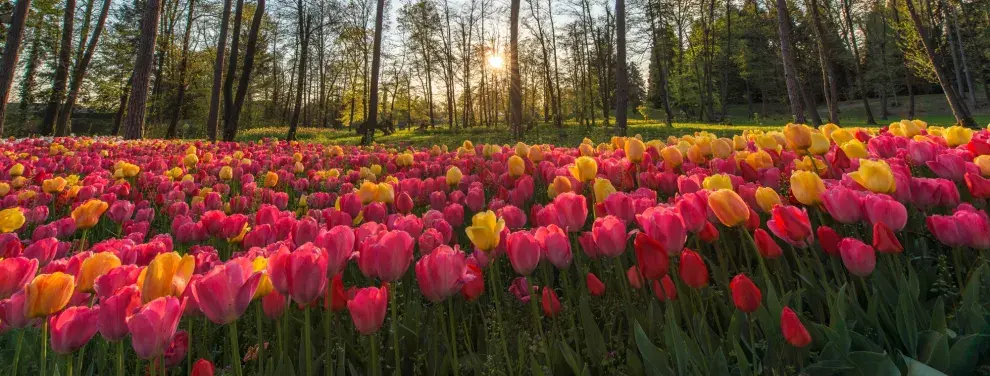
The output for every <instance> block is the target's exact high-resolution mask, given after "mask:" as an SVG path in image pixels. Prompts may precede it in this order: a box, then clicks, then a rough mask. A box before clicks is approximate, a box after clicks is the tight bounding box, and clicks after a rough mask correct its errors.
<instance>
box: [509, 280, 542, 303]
mask: <svg viewBox="0 0 990 376" xmlns="http://www.w3.org/2000/svg"><path fill="white" fill-rule="evenodd" d="M534 290H535V291H534ZM537 291H539V290H538V287H536V286H530V285H529V280H527V279H526V277H516V278H515V279H513V280H512V283H511V284H509V293H510V294H512V295H513V296H515V297H516V299H518V300H519V302H520V303H522V304H527V303H529V299H530V297H531V295H532V294H533V293H535V292H537Z"/></svg>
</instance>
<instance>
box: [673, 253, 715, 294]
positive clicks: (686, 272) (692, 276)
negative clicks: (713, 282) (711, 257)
mask: <svg viewBox="0 0 990 376" xmlns="http://www.w3.org/2000/svg"><path fill="white" fill-rule="evenodd" d="M678 273H679V274H680V276H681V280H682V281H684V283H685V284H686V285H688V286H691V287H693V288H696V289H700V288H702V287H705V286H706V285H708V267H707V266H705V260H702V259H701V255H699V254H698V253H697V252H695V251H692V250H690V249H687V248H684V251H682V252H681V265H680V269H678Z"/></svg>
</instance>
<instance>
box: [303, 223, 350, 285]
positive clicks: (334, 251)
mask: <svg viewBox="0 0 990 376" xmlns="http://www.w3.org/2000/svg"><path fill="white" fill-rule="evenodd" d="M354 240H355V238H354V230H353V229H351V228H350V227H349V226H343V225H337V226H334V227H333V228H331V229H330V231H321V232H320V234H319V235H317V236H316V240H315V241H314V242H313V244H315V245H316V246H318V247H320V248H322V249H323V250H324V251H325V252H326V255H327V275H328V276H334V275H337V274H339V273H341V272H343V271H344V268H345V267H347V262H348V260H350V259H351V257H352V256H353V255H354Z"/></svg>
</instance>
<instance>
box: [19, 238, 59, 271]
mask: <svg viewBox="0 0 990 376" xmlns="http://www.w3.org/2000/svg"><path fill="white" fill-rule="evenodd" d="M58 244H59V242H58V239H55V238H48V239H41V240H39V241H36V242H34V243H31V245H29V246H27V248H24V253H22V254H21V255H22V256H24V257H26V258H29V259H34V260H36V261H37V262H38V266H39V267H44V266H45V265H48V263H49V262H52V260H54V259H55V255H56V254H57V253H58Z"/></svg>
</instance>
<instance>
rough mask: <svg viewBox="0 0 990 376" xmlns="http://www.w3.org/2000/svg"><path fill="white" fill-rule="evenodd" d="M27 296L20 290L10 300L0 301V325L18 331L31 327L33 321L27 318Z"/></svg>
mask: <svg viewBox="0 0 990 376" xmlns="http://www.w3.org/2000/svg"><path fill="white" fill-rule="evenodd" d="M26 304H27V296H26V295H25V294H24V290H20V291H18V292H17V293H15V294H14V295H11V296H10V298H8V299H4V300H0V323H2V324H3V325H4V326H6V327H10V328H14V329H20V328H24V327H26V326H28V325H31V324H32V323H33V322H34V320H33V319H31V318H29V317H27V311H26V309H25V308H26V307H25V306H26Z"/></svg>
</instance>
